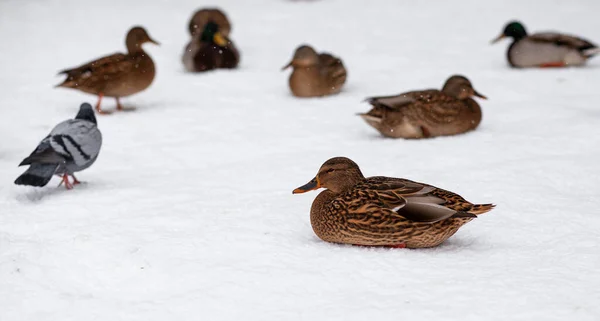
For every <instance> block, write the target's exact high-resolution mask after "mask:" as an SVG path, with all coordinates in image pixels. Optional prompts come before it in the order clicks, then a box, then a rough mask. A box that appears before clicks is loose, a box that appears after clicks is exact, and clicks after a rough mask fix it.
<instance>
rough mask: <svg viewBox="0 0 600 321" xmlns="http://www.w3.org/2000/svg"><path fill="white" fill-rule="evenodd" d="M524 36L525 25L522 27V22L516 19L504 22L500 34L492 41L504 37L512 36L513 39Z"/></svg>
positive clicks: (493, 41) (525, 34) (525, 32)
mask: <svg viewBox="0 0 600 321" xmlns="http://www.w3.org/2000/svg"><path fill="white" fill-rule="evenodd" d="M526 36H527V31H526V30H525V27H523V24H522V23H520V22H518V21H511V22H509V23H507V24H506V27H504V31H502V34H501V35H500V36H498V37H497V38H496V39H494V40H492V43H495V42H497V41H499V40H501V39H503V38H506V37H509V38H513V39H514V40H519V39H522V38H525V37H526Z"/></svg>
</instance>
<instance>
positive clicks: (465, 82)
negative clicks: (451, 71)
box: [442, 75, 487, 99]
mask: <svg viewBox="0 0 600 321" xmlns="http://www.w3.org/2000/svg"><path fill="white" fill-rule="evenodd" d="M442 92H444V93H445V94H448V95H451V96H454V97H456V98H458V99H466V98H470V97H473V96H476V97H479V98H483V99H487V97H485V96H484V95H482V94H480V93H478V92H477V91H476V90H475V88H473V85H472V84H471V82H470V81H469V79H467V77H465V76H461V75H454V76H452V77H450V78H448V80H446V83H445V84H444V87H443V88H442Z"/></svg>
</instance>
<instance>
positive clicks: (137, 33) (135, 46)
mask: <svg viewBox="0 0 600 321" xmlns="http://www.w3.org/2000/svg"><path fill="white" fill-rule="evenodd" d="M147 42H150V43H153V44H155V45H157V46H159V45H160V44H159V43H158V42H157V41H156V40H154V39H152V38H150V35H148V32H146V29H144V28H143V27H140V26H135V27H133V28H131V29H130V30H129V32H128V33H127V38H126V39H125V44H126V45H127V49H129V51H130V52H131V51H135V50H139V49H140V48H141V47H142V45H143V44H145V43H147Z"/></svg>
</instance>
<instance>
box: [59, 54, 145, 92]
mask: <svg viewBox="0 0 600 321" xmlns="http://www.w3.org/2000/svg"><path fill="white" fill-rule="evenodd" d="M134 68H135V62H133V61H132V60H129V59H127V55H125V54H122V53H116V54H113V55H110V56H106V57H102V58H100V59H97V60H94V61H90V62H88V63H86V64H83V65H81V66H79V67H75V68H72V69H65V70H62V71H61V72H59V74H65V75H66V76H67V79H65V81H64V82H63V83H61V84H59V85H58V87H69V88H77V87H87V88H96V87H102V86H103V84H105V83H106V82H108V81H113V80H115V79H118V78H120V77H122V76H123V75H126V74H127V73H128V72H129V71H131V70H133V69H134Z"/></svg>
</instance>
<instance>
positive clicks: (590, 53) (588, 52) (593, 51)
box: [581, 47, 600, 58]
mask: <svg viewBox="0 0 600 321" xmlns="http://www.w3.org/2000/svg"><path fill="white" fill-rule="evenodd" d="M581 53H582V54H583V55H584V56H585V57H587V58H590V57H592V56H594V55H597V54H599V53H600V48H598V47H593V48H589V49H585V50H583V51H582V52H581Z"/></svg>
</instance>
